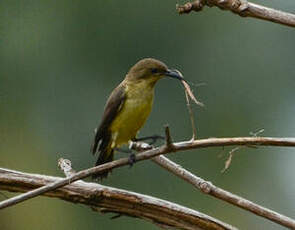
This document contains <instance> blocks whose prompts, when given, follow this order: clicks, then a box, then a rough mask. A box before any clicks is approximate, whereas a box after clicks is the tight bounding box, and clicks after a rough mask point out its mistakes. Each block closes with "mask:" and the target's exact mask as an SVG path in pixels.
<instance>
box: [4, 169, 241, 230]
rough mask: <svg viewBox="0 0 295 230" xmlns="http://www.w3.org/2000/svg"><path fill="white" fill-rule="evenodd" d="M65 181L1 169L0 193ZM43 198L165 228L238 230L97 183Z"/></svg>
mask: <svg viewBox="0 0 295 230" xmlns="http://www.w3.org/2000/svg"><path fill="white" fill-rule="evenodd" d="M62 180H63V178H60V177H52V176H45V175H37V174H29V173H23V172H18V171H12V170H8V169H3V168H0V189H3V190H7V191H11V192H26V191H29V190H31V189H34V188H38V187H41V186H46V185H49V184H53V183H55V182H56V181H62ZM44 195H45V196H48V197H56V198H60V199H63V200H66V201H69V202H72V203H81V204H84V205H87V206H89V207H91V208H92V210H94V211H99V212H101V213H109V212H111V213H117V214H119V216H121V215H127V216H131V217H138V218H141V219H144V220H148V221H151V222H153V223H155V224H156V225H159V226H162V227H165V228H171V227H174V228H178V229H189V230H193V229H205V230H207V229H208V230H209V229H210V230H222V229H223V230H236V228H235V227H232V226H230V225H228V224H225V223H223V222H221V221H219V220H216V219H214V218H212V217H210V216H207V215H205V214H202V213H199V212H197V211H194V210H192V209H189V208H186V207H183V206H180V205H177V204H175V203H171V202H168V201H165V200H161V199H158V198H155V197H151V196H147V195H142V194H138V193H135V192H129V191H126V190H122V189H117V188H112V187H107V186H103V185H100V184H96V183H86V182H84V181H77V182H75V183H72V184H69V185H66V186H64V187H62V188H59V189H57V190H54V191H50V192H48V193H45V194H44ZM115 217H117V216H115Z"/></svg>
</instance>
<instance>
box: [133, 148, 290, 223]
mask: <svg viewBox="0 0 295 230" xmlns="http://www.w3.org/2000/svg"><path fill="white" fill-rule="evenodd" d="M134 146H135V145H134ZM239 147H240V146H238V147H236V148H239ZM242 147H244V146H242ZM150 148H152V146H150V145H147V144H146V143H145V144H144V145H142V147H140V143H138V144H137V145H136V150H137V151H145V150H147V149H150ZM236 148H234V149H236ZM151 160H152V161H153V162H155V163H156V164H158V165H160V166H161V167H163V168H165V169H167V170H168V171H170V172H172V173H173V174H174V175H176V176H178V177H180V178H181V179H183V180H185V181H186V182H188V183H190V184H191V185H193V186H194V187H195V188H197V189H199V190H200V191H202V192H203V193H205V194H207V195H211V196H214V197H216V198H218V199H220V200H223V201H226V202H228V203H230V204H233V205H235V206H237V207H240V208H242V209H244V210H246V211H249V212H252V213H254V214H255V215H258V216H261V217H264V218H267V219H269V220H271V221H273V222H275V223H278V224H280V225H282V226H286V227H290V228H294V229H295V220H293V219H291V218H289V217H287V216H284V215H282V214H280V213H277V212H275V211H272V210H270V209H267V208H265V207H262V206H260V205H258V204H256V203H253V202H252V201H249V200H247V199H245V198H243V197H240V196H237V195H235V194H233V193H230V192H228V191H225V190H223V189H221V188H219V187H216V186H215V185H213V184H212V183H211V182H209V181H206V180H204V179H202V178H200V177H198V176H196V175H194V174H192V173H191V172H189V171H188V170H186V169H184V168H183V167H182V166H180V165H178V164H176V163H174V162H173V161H171V160H169V159H168V158H167V157H165V156H156V157H154V158H152V159H151Z"/></svg>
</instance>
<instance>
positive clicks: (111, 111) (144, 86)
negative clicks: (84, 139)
mask: <svg viewBox="0 0 295 230" xmlns="http://www.w3.org/2000/svg"><path fill="white" fill-rule="evenodd" d="M164 77H170V78H175V79H178V80H183V77H182V76H181V75H180V72H179V71H177V70H171V69H168V67H167V65H166V64H164V63H163V62H161V61H159V60H157V59H154V58H144V59H141V60H139V61H138V62H137V63H136V64H135V65H134V66H132V67H131V68H130V70H129V71H128V73H127V74H126V76H125V78H124V80H123V81H122V82H121V83H120V84H119V85H118V86H117V87H116V88H115V89H114V90H113V91H112V93H111V94H110V96H109V98H108V100H107V102H106V105H105V108H104V112H103V115H102V119H101V122H100V125H99V126H98V128H97V129H95V135H94V141H93V144H92V146H91V152H92V154H93V155H95V154H96V153H99V156H98V159H97V161H96V163H95V165H96V166H97V165H101V164H104V163H107V162H111V161H113V159H114V152H115V150H116V149H118V148H119V147H120V146H122V145H124V144H128V142H129V141H132V140H135V139H136V135H137V133H138V131H139V130H140V129H141V128H142V126H143V125H144V123H145V122H146V120H147V118H148V116H149V114H150V112H151V110H152V105H153V100H154V89H155V85H156V83H157V82H158V80H160V79H162V78H164ZM108 173H109V172H108V171H104V172H101V173H98V174H94V175H92V178H93V179H103V178H106V177H107V175H108Z"/></svg>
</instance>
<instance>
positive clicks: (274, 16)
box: [177, 0, 295, 27]
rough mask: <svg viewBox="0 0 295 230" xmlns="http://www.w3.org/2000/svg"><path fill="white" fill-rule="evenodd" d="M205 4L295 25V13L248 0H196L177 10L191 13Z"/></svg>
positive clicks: (246, 15)
mask: <svg viewBox="0 0 295 230" xmlns="http://www.w3.org/2000/svg"><path fill="white" fill-rule="evenodd" d="M205 5H207V6H209V7H212V6H216V7H218V8H220V9H223V10H230V11H231V12H233V13H235V14H238V15H240V16H242V17H253V18H259V19H263V20H267V21H271V22H275V23H280V24H283V25H287V26H291V27H295V15H294V14H291V13H286V12H283V11H280V10H275V9H272V8H268V7H265V6H261V5H258V4H254V3H251V2H248V1H247V0H195V1H193V2H188V3H186V4H184V5H181V6H177V10H178V12H179V14H183V13H190V12H191V11H200V10H202V9H203V7H204V6H205Z"/></svg>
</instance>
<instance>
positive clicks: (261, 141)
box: [0, 137, 295, 209]
mask: <svg viewBox="0 0 295 230" xmlns="http://www.w3.org/2000/svg"><path fill="white" fill-rule="evenodd" d="M229 145H265V146H295V138H272V137H235V138H209V139H200V140H194V141H184V142H178V143H174V144H173V148H172V150H171V147H170V148H167V145H163V146H161V147H158V148H155V149H151V150H148V151H145V152H142V153H139V154H137V155H136V161H142V160H146V159H150V158H152V157H155V156H158V155H161V154H166V153H170V152H171V151H173V152H178V151H181V150H189V149H197V148H205V147H217V146H229ZM127 164H129V160H128V158H122V159H119V160H116V161H112V162H109V163H106V164H103V165H100V166H96V167H93V168H90V169H86V170H82V171H80V172H78V173H76V174H74V175H73V176H70V177H68V178H65V179H62V180H59V181H56V182H54V183H52V184H49V185H46V186H44V187H40V188H37V189H35V190H32V191H29V192H27V193H25V194H21V195H18V196H15V197H13V198H10V199H7V200H4V201H2V202H0V209H2V208H5V207H9V206H12V205H15V204H17V203H20V202H23V201H25V200H28V199H30V198H33V197H36V196H39V195H41V194H44V193H46V192H49V191H53V190H55V189H57V188H60V187H63V186H65V185H67V184H69V183H72V182H74V181H77V180H80V179H83V178H86V177H88V176H90V175H92V174H96V173H101V172H103V171H106V170H110V169H113V168H118V167H121V166H123V165H127Z"/></svg>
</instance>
